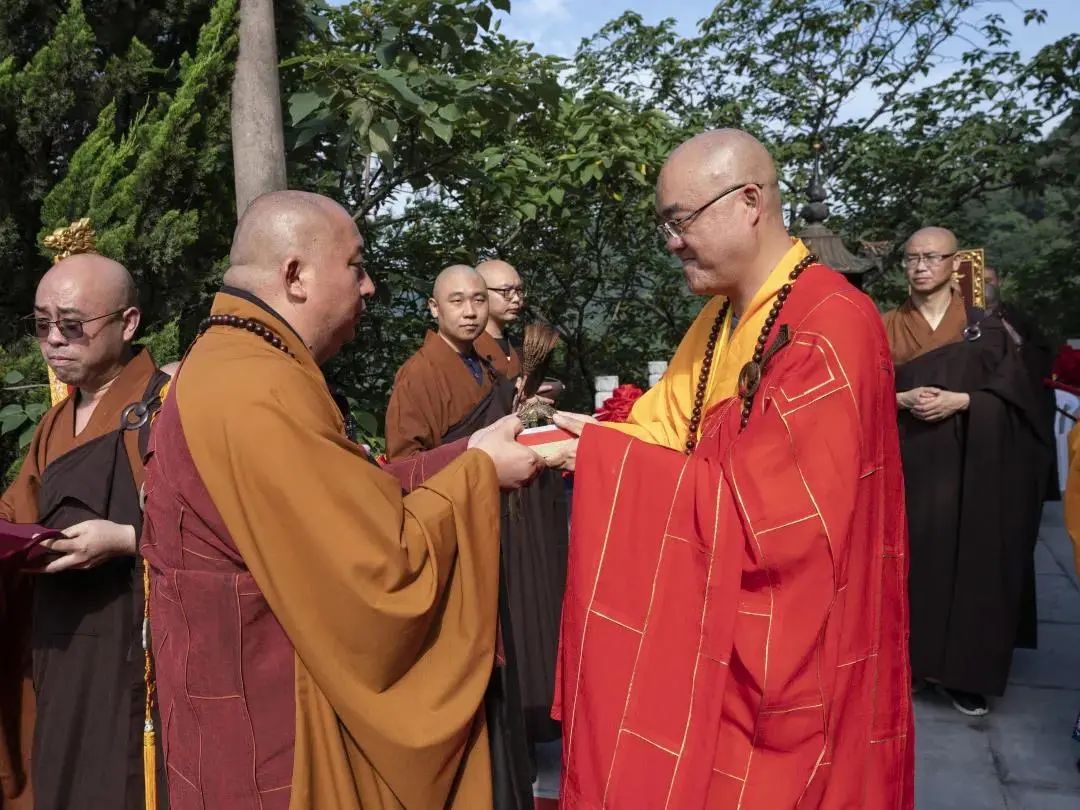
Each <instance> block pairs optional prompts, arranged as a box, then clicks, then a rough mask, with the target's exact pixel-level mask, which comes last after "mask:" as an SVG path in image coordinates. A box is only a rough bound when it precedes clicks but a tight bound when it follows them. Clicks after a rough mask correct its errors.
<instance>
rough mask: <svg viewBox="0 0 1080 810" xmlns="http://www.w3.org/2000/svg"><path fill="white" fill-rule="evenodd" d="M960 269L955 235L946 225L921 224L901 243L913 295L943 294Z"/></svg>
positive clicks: (905, 269) (918, 296) (917, 296)
mask: <svg viewBox="0 0 1080 810" xmlns="http://www.w3.org/2000/svg"><path fill="white" fill-rule="evenodd" d="M959 269H960V257H959V256H958V255H957V241H956V235H955V234H954V233H953V232H952V231H950V230H949V229H948V228H939V227H936V226H931V227H927V228H920V229H919V230H917V231H915V233H913V234H912V235H911V238H910V239H908V240H907V243H906V244H905V245H904V271H905V273H906V274H907V279H908V285H909V286H910V287H911V293H912V296H913V297H915V298H916V299H918V298H920V297H925V296H933V295H936V294H940V295H942V296H944V295H946V293H945V290H946V288H948V287H950V286H951V284H952V279H953V274H954V273H955V272H956V271H957V270H959Z"/></svg>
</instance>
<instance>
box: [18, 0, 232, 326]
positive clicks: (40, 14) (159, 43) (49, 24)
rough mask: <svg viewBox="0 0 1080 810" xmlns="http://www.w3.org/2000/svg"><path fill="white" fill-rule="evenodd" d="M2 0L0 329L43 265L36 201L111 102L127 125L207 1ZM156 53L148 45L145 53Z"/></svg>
mask: <svg viewBox="0 0 1080 810" xmlns="http://www.w3.org/2000/svg"><path fill="white" fill-rule="evenodd" d="M134 5H136V4H135V3H134V2H127V3H123V2H119V0H111V2H110V1H106V2H94V0H87V2H85V3H83V2H80V0H65V2H38V1H35V0H0V286H2V287H3V288H4V290H5V295H4V296H3V298H2V300H0V334H4V335H7V336H9V337H10V336H11V335H12V334H13V330H12V327H11V324H12V322H13V320H14V319H13V317H12V316H13V315H16V314H23V313H25V312H26V311H27V309H28V305H29V303H30V300H31V296H32V294H33V288H34V285H35V284H36V281H37V278H38V277H39V276H38V272H37V271H39V270H40V269H42V268H43V267H44V266H45V263H44V261H43V260H42V257H41V253H40V250H39V248H38V246H37V244H36V243H35V239H36V237H37V234H38V231H39V230H40V228H41V219H40V207H41V203H42V200H43V199H44V198H45V196H46V195H47V194H48V193H49V191H50V189H51V188H52V187H53V186H54V185H55V184H56V183H57V182H58V181H59V180H60V179H61V178H63V177H64V175H65V174H66V172H67V169H68V165H69V161H70V159H71V156H72V154H73V153H74V152H75V150H76V149H78V148H79V146H80V145H81V144H82V142H83V141H84V139H85V138H86V137H87V136H88V135H89V134H90V132H91V131H92V130H93V129H94V127H95V125H96V123H97V121H98V117H99V113H100V111H101V110H102V109H103V108H104V107H105V106H106V105H107V104H109V103H112V104H113V105H114V110H115V114H116V126H117V127H118V128H119V129H120V131H124V130H126V129H127V127H128V126H129V124H130V123H131V121H132V120H133V117H134V116H135V115H136V114H137V112H138V111H139V110H141V109H142V108H143V107H144V106H145V104H146V102H147V100H148V99H150V98H151V97H152V96H153V95H154V94H155V93H156V92H157V91H158V90H159V89H161V88H163V87H166V86H169V85H170V84H171V83H172V82H174V81H175V75H174V74H175V71H174V69H173V65H174V61H175V59H176V58H177V56H178V54H179V53H180V52H181V50H182V49H183V48H186V47H189V46H190V45H191V44H192V43H193V41H194V39H193V38H194V32H195V31H197V30H198V27H199V26H200V25H201V24H202V23H203V22H204V21H205V17H206V12H207V9H208V7H209V5H210V0H191V2H179V1H178V0H150V2H140V3H138V4H137V5H138V7H139V10H138V13H135V11H134V9H133V8H130V7H132V6H134ZM151 49H153V50H151Z"/></svg>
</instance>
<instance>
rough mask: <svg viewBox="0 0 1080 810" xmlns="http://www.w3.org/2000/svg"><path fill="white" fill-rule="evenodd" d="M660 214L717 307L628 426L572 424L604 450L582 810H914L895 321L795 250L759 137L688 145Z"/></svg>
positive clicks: (584, 698) (582, 589) (585, 638)
mask: <svg viewBox="0 0 1080 810" xmlns="http://www.w3.org/2000/svg"><path fill="white" fill-rule="evenodd" d="M657 209H658V211H659V212H660V214H661V216H662V217H663V218H664V219H665V220H666V221H665V222H664V224H663V226H662V229H663V231H664V233H665V238H666V239H667V247H668V249H669V250H670V251H671V252H672V253H674V254H676V255H677V256H679V258H680V259H681V260H682V262H683V268H684V272H685V274H686V278H687V281H688V283H689V286H690V288H691V290H693V291H694V292H695V293H697V294H699V295H707V296H710V300H709V301H708V302H707V303H706V305H705V307H704V309H703V311H702V313H701V315H700V316H699V317H698V319H697V321H696V322H695V323H694V324H693V326H691V328H690V330H689V332H688V333H687V335H686V337H685V338H684V340H683V342H682V343H681V345H680V346H679V348H678V350H677V352H676V354H675V357H674V358H673V360H672V362H671V364H670V366H669V369H668V372H667V374H666V375H665V377H664V378H663V380H662V381H661V382H660V384H659V385H657V386H656V387H654V388H653V389H652V390H650V391H649V392H648V393H647V394H646V395H645V396H643V397H642V398H641V399H640V400H638V402H637V403H636V404H635V406H634V409H633V411H632V412H631V415H630V420H629V421H628V422H627V423H625V424H622V425H619V424H613V425H611V427H602V426H599V425H596V426H594V425H589V424H586V423H587V422H588V421H589V420H588V418H586V417H574V416H571V415H560V416H559V417H558V418H557V421H558V422H559V423H560V424H561V425H562V426H563V427H565V428H567V429H570V430H572V431H575V432H579V431H580V432H581V433H582V436H581V439H580V442H579V443H578V446H577V447H576V448H572V449H571V450H570V451H569V452H568V455H567V458H566V466H567V467H569V466H576V480H575V494H574V509H573V528H572V533H571V541H570V561H569V577H568V580H569V581H568V584H567V595H566V601H565V603H564V607H563V624H562V637H561V650H562V654H561V660H560V670H559V678H560V686H559V692H558V696H559V701H560V703H559V705H558V706H557V708H556V710H557V712H558V713H559V714H560V716H561V719H562V722H563V760H564V761H563V765H564V769H563V786H562V796H561V802H562V808H563V810H595V809H596V808H617V809H620V808H634V810H654V809H655V810H660V808H670V810H699V809H701V810H704V809H705V808H708V809H709V810H726V808H733V809H734V808H741V809H742V810H758V809H759V808H760V810H781V809H782V808H793V807H799V808H825V809H827V810H831V809H832V808H873V809H874V810H879V809H885V808H887V809H888V810H892V808H911V807H912V806H913V782H914V779H913V775H914V773H913V772H914V769H913V750H914V746H913V718H912V712H911V702H910V672H909V667H908V646H907V645H908V642H907V639H908V615H907V593H906V583H907V556H906V555H907V531H906V525H905V520H904V499H903V480H902V473H901V465H900V455H899V447H898V440H897V430H896V408H895V404H894V395H893V390H894V389H893V370H892V363H891V362H890V359H889V348H888V344H887V342H886V338H885V333H884V330H883V327H882V324H881V319H880V317H879V315H878V313H877V311H876V309H875V308H874V306H873V304H872V303H871V302H870V300H869V299H868V298H866V297H865V296H864V295H862V294H861V293H859V292H857V291H856V290H855V289H854V288H853V287H851V285H849V284H848V283H847V282H846V281H845V280H844V279H843V277H842V276H840V275H839V274H838V273H836V272H834V271H833V270H831V269H829V268H827V267H825V266H823V265H821V264H819V263H817V262H816V260H815V259H814V257H813V256H811V255H809V254H808V251H807V249H806V248H805V246H803V244H802V243H801V242H799V241H797V240H794V241H793V240H792V239H791V238H790V237H789V236H788V234H787V231H786V229H785V227H784V223H783V218H782V213H781V206H780V196H779V191H778V186H777V179H776V171H775V167H774V166H773V163H772V160H771V158H770V157H769V155H768V153H767V152H766V150H765V149H764V147H762V145H761V144H760V143H758V142H757V141H756V140H754V139H753V138H752V137H750V136H749V135H748V134H746V133H744V132H740V131H737V130H721V131H717V132H709V133H705V134H703V135H700V136H698V137H696V138H694V139H692V140H691V141H689V142H687V143H686V144H684V145H683V146H681V147H680V148H679V149H678V150H676V152H675V153H673V154H672V156H671V158H670V159H669V160H668V162H667V164H666V165H665V167H664V169H663V171H662V172H661V175H660V179H659V183H658V186H657ZM582 428H584V429H583V430H582ZM612 428H614V429H612Z"/></svg>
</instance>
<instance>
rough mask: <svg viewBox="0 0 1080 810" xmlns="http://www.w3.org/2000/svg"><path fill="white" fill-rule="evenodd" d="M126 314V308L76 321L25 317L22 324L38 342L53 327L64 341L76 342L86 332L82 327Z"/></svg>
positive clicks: (45, 336)
mask: <svg viewBox="0 0 1080 810" xmlns="http://www.w3.org/2000/svg"><path fill="white" fill-rule="evenodd" d="M124 312H127V307H124V308H123V309H118V310H116V312H110V313H108V314H106V315H98V316H97V317H96V318H86V319H84V320H81V321H80V320H78V319H77V318H60V319H59V320H55V321H50V320H48V319H47V318H39V317H38V316H37V315H27V316H26V317H25V318H23V322H24V323H25V324H26V331H27V333H28V334H29V335H30V337H35V338H37V339H38V340H45V339H46V338H47V337H48V336H49V332H50V331H51V330H52V328H53V327H54V326H55V327H56V328H57V329H58V330H59V331H60V334H61V335H63V336H64V339H65V340H78V339H79V338H81V337H82V336H83V335H85V334H86V330H84V329H83V326H84V325H85V324H88V323H93V322H94V321H102V320H105V318H113V317H115V316H117V315H122V314H123V313H124Z"/></svg>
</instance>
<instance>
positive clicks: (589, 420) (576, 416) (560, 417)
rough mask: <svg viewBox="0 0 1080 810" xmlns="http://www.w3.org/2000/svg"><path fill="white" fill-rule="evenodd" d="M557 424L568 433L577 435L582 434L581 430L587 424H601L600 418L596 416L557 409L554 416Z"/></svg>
mask: <svg viewBox="0 0 1080 810" xmlns="http://www.w3.org/2000/svg"><path fill="white" fill-rule="evenodd" d="M552 419H553V421H554V422H555V424H556V425H558V426H559V427H561V428H562V429H563V430H565V431H566V432H567V433H573V434H574V435H575V436H580V435H581V431H583V430H584V429H585V426H586V425H599V424H600V420H599V419H597V418H596V417H595V416H588V415H586V414H583V413H570V412H569V411H556V412H555V416H554V417H552Z"/></svg>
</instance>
